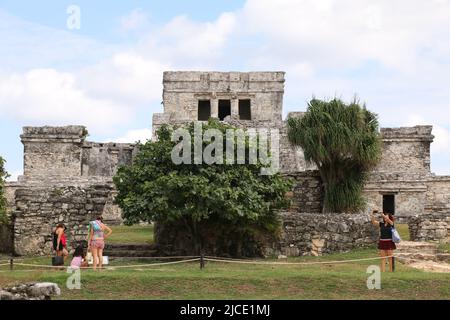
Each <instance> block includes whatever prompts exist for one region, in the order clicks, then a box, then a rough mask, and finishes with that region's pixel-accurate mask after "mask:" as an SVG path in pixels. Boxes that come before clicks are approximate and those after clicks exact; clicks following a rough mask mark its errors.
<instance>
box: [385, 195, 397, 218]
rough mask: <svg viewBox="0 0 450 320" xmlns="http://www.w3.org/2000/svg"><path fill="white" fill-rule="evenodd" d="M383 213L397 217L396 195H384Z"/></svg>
mask: <svg viewBox="0 0 450 320" xmlns="http://www.w3.org/2000/svg"><path fill="white" fill-rule="evenodd" d="M383 213H390V214H392V215H395V194H383Z"/></svg>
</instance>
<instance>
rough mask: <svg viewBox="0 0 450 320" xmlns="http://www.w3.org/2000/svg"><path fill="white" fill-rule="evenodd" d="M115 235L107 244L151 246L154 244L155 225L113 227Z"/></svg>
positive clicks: (113, 234) (112, 235)
mask: <svg viewBox="0 0 450 320" xmlns="http://www.w3.org/2000/svg"><path fill="white" fill-rule="evenodd" d="M111 229H112V230H113V233H112V234H111V237H109V238H108V240H107V243H124V244H151V243H153V225H146V226H141V225H136V226H111Z"/></svg>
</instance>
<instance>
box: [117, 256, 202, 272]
mask: <svg viewBox="0 0 450 320" xmlns="http://www.w3.org/2000/svg"><path fill="white" fill-rule="evenodd" d="M194 261H200V258H195V259H189V260H181V261H172V262H161V263H151V264H135V265H130V266H127V265H123V266H111V267H108V269H112V270H114V269H123V268H137V267H139V268H142V267H151V266H165V265H169V264H179V263H186V262H194Z"/></svg>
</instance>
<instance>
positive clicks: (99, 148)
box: [81, 142, 137, 177]
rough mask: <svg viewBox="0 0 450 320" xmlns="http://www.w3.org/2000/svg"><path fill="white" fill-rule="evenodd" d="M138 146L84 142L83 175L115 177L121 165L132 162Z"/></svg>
mask: <svg viewBox="0 0 450 320" xmlns="http://www.w3.org/2000/svg"><path fill="white" fill-rule="evenodd" d="M136 151H137V150H136V146H135V145H134V144H128V143H95V142H85V143H83V152H82V173H81V175H82V176H88V177H89V176H103V177H113V176H114V175H115V174H116V172H117V169H118V167H119V166H123V165H128V164H131V162H132V160H133V156H134V154H135V152H136Z"/></svg>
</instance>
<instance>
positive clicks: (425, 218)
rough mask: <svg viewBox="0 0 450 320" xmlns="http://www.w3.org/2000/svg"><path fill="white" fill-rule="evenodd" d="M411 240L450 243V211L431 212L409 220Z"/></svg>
mask: <svg viewBox="0 0 450 320" xmlns="http://www.w3.org/2000/svg"><path fill="white" fill-rule="evenodd" d="M408 225H409V236H410V240H411V241H436V242H441V243H450V213H429V214H422V215H420V216H415V217H412V218H411V219H410V221H409V224H408Z"/></svg>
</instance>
